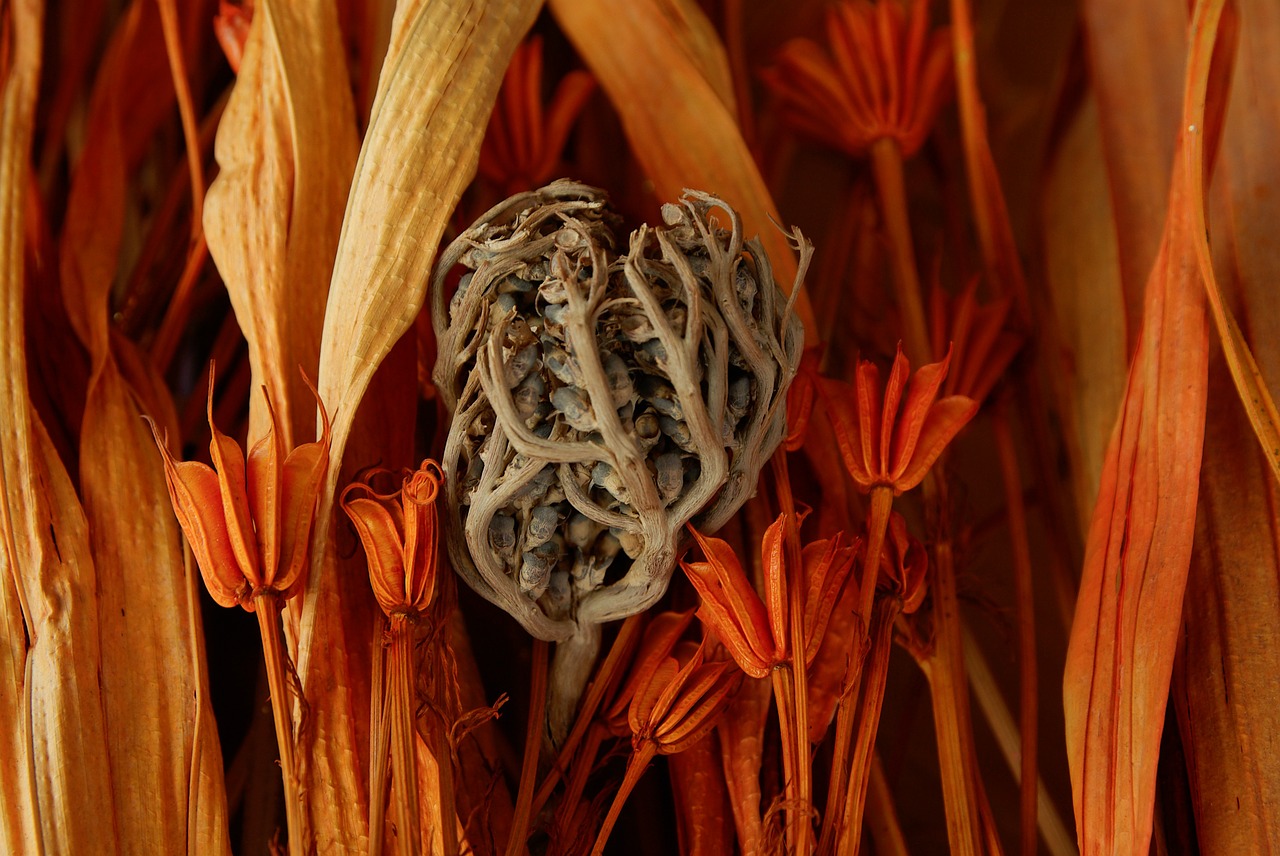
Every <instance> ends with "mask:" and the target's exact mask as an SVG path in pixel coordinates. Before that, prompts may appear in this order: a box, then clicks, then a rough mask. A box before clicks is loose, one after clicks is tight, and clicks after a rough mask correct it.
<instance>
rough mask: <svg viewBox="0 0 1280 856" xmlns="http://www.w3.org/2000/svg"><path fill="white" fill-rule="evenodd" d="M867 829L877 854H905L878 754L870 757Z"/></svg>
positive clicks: (888, 855) (904, 839)
mask: <svg viewBox="0 0 1280 856" xmlns="http://www.w3.org/2000/svg"><path fill="white" fill-rule="evenodd" d="M867 831H868V832H870V833H871V841H872V843H874V844H875V846H876V853H877V854H878V856H907V838H906V836H905V835H903V834H902V824H900V823H899V822H898V812H897V810H896V809H895V808H894V806H893V795H892V794H890V793H889V782H888V781H887V780H886V779H885V775H884V765H883V764H881V763H880V756H879V755H878V754H876V755H873V756H872V759H871V784H870V786H869V787H868V788H867Z"/></svg>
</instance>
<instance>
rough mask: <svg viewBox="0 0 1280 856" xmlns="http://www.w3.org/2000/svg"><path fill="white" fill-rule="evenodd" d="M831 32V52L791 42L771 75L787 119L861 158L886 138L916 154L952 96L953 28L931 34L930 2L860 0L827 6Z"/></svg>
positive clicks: (805, 42) (769, 78)
mask: <svg viewBox="0 0 1280 856" xmlns="http://www.w3.org/2000/svg"><path fill="white" fill-rule="evenodd" d="M826 33H827V42H828V44H829V46H830V53H828V52H826V51H824V50H823V49H822V48H821V47H820V46H819V45H818V44H817V43H816V42H814V41H813V40H812V39H806V38H798V39H792V40H791V41H789V42H787V43H786V44H785V45H783V46H782V49H781V50H780V51H779V52H778V57H777V62H776V64H775V65H774V66H773V67H772V68H770V69H768V70H767V71H766V72H765V73H764V80H765V83H766V84H767V85H768V86H769V88H770V89H772V90H773V91H774V93H776V94H777V96H778V100H779V109H780V111H781V114H782V116H783V118H784V120H785V121H787V122H788V123H789V124H790V125H791V126H792V127H793V128H795V129H796V130H797V131H799V132H801V133H803V134H805V135H807V136H810V137H813V138H814V139H816V140H818V141H820V142H822V143H825V144H826V145H829V146H832V147H834V148H836V149H839V150H841V151H843V152H846V153H847V154H849V155H852V156H855V157H856V156H859V155H862V154H863V153H865V152H866V150H867V149H868V148H870V146H871V144H872V143H874V142H876V141H877V140H880V139H885V138H889V139H893V140H895V141H897V143H898V146H899V148H900V149H901V150H902V154H903V156H910V155H912V154H914V153H915V152H916V151H917V150H919V148H920V146H921V145H922V144H923V143H924V140H925V137H926V136H927V135H928V133H929V128H930V126H931V125H932V124H933V119H934V116H936V115H937V112H938V108H939V107H941V106H942V103H943V101H944V100H945V99H946V96H947V83H948V81H949V80H950V77H951V40H950V36H949V35H948V32H947V29H946V28H940V29H937V30H934V31H933V32H932V33H930V32H929V8H928V3H927V2H925V0H908V2H907V4H906V8H904V6H903V4H902V3H900V2H897V0H880V2H877V3H869V2H866V0H856V2H843V3H836V4H833V5H832V6H830V7H828V9H827V20H826Z"/></svg>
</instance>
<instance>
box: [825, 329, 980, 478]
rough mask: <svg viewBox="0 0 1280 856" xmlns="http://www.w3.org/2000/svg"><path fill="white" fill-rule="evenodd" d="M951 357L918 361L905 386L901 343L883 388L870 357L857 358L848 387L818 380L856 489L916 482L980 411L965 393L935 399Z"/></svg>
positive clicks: (906, 365)
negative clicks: (853, 375) (932, 361)
mask: <svg viewBox="0 0 1280 856" xmlns="http://www.w3.org/2000/svg"><path fill="white" fill-rule="evenodd" d="M950 360H951V355H950V353H948V354H947V356H946V357H944V358H943V360H942V361H941V362H937V363H930V364H929V365H927V366H923V367H921V368H920V369H919V370H918V371H917V372H916V374H915V377H913V378H912V379H911V385H910V387H908V386H907V376H908V374H909V373H910V371H911V366H910V364H909V363H908V362H907V358H906V356H905V355H904V354H903V353H902V345H901V344H899V345H898V355H897V357H896V358H895V359H894V361H893V368H892V370H890V372H889V381H888V383H887V384H886V385H885V387H884V389H883V392H882V390H881V386H880V370H879V369H877V368H876V366H875V364H874V363H872V362H870V361H868V360H863V361H862V362H861V363H859V365H858V370H857V373H856V374H855V384H854V387H853V388H852V389H850V387H849V384H847V383H844V382H842V381H837V380H831V379H828V378H824V379H823V380H822V384H821V387H820V391H821V393H822V395H823V398H824V399H825V400H826V402H827V405H828V406H829V408H830V413H831V417H832V419H831V421H832V425H833V427H834V428H835V432H836V439H837V441H838V443H839V445H840V454H841V456H842V457H843V458H844V464H845V467H846V468H847V469H848V470H849V475H850V476H852V477H853V480H854V482H855V483H856V484H857V486H858V488H859V489H860V490H862V491H863V492H868V491H871V490H872V489H873V488H877V487H890V488H892V489H893V495H894V496H898V495H900V494H902V492H903V491H907V490H910V489H911V488H913V487H915V486H916V485H918V484H920V482H921V481H922V480H923V479H924V476H925V473H927V472H928V471H929V468H930V467H931V466H933V463H934V461H936V460H937V459H938V456H939V455H940V454H942V450H943V449H944V448H946V445H947V444H948V443H950V442H951V439H952V438H953V437H955V435H956V434H957V433H958V432H959V431H960V429H961V428H963V427H964V426H965V425H966V424H967V423H968V421H969V420H970V419H972V418H973V415H974V414H975V413H976V412H977V411H978V403H977V402H976V401H974V400H973V399H971V398H968V397H966V396H963V395H951V396H947V397H946V398H943V399H941V400H938V391H939V389H940V388H941V386H942V382H943V379H944V378H946V375H947V367H948V365H949V363H950ZM904 390H905V392H906V398H905V400H904V398H903V392H904Z"/></svg>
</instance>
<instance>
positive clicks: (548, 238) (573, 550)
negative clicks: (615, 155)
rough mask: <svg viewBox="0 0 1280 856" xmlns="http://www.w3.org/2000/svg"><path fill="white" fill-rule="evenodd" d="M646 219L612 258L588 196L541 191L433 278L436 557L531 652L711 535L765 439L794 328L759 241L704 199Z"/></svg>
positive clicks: (637, 591)
mask: <svg viewBox="0 0 1280 856" xmlns="http://www.w3.org/2000/svg"><path fill="white" fill-rule="evenodd" d="M663 216H664V220H665V222H666V225H665V226H662V227H658V228H652V227H641V228H640V229H638V230H636V231H635V232H633V233H632V234H631V236H630V239H629V242H628V244H627V246H626V248H625V249H623V248H621V242H620V241H615V237H614V236H615V234H616V231H615V230H616V227H617V217H616V216H615V215H614V214H612V213H611V212H610V210H609V209H608V207H607V205H606V202H605V198H604V195H603V194H602V193H601V192H600V191H598V190H595V189H593V188H590V187H586V186H583V185H580V184H574V183H570V182H556V183H555V184H552V185H550V186H548V187H546V188H543V189H542V190H540V191H537V192H533V193H525V194H521V195H519V196H515V197H513V198H511V199H510V200H508V201H506V202H504V203H502V204H500V205H498V206H496V207H495V208H494V209H492V210H491V211H489V212H488V213H486V214H485V215H484V216H483V217H482V218H481V220H480V221H479V222H478V223H477V224H476V225H475V226H473V227H472V228H470V229H468V230H467V231H466V232H464V233H463V234H462V235H460V236H459V237H458V239H457V240H456V241H455V242H454V243H453V244H452V245H451V246H450V247H449V248H448V249H446V251H445V252H444V254H443V255H442V257H441V263H440V266H439V268H438V270H437V272H436V276H435V282H434V284H433V289H434V292H433V294H434V300H435V307H436V309H435V313H434V321H435V323H436V327H437V329H436V334H437V338H438V342H439V359H438V362H437V364H436V369H435V378H436V384H437V386H438V388H439V389H440V391H441V395H442V397H443V398H444V400H445V402H446V403H447V404H448V405H449V407H450V408H451V410H452V411H453V422H452V424H451V426H450V430H449V436H448V439H447V442H446V446H445V453H444V465H443V466H444V471H445V474H446V479H447V485H446V489H445V503H446V512H445V518H446V529H447V532H448V545H449V551H450V554H451V556H452V558H453V562H454V566H455V567H456V568H457V569H458V571H459V573H461V574H462V576H463V577H464V578H465V579H466V580H467V582H468V583H469V584H470V585H471V586H472V587H473V588H475V589H476V590H477V591H479V592H480V593H481V594H483V595H484V596H485V597H487V598H489V599H490V600H492V601H493V602H494V603H496V604H498V605H499V606H501V607H502V608H504V609H505V610H507V611H508V612H510V613H511V614H512V615H514V616H515V617H516V618H517V619H519V620H520V621H521V622H522V623H523V624H524V626H525V627H526V628H527V629H528V630H529V632H531V633H533V634H534V635H536V636H538V637H540V638H543V639H555V640H563V639H566V638H568V637H569V636H571V635H573V634H574V633H575V631H576V630H577V629H578V628H585V627H589V626H592V625H596V624H599V623H602V622H604V621H607V620H611V619H616V618H622V617H625V616H627V615H631V614H633V613H635V612H638V611H640V610H642V609H645V608H646V607H647V606H649V605H650V604H651V603H653V602H654V601H655V600H657V599H658V598H659V597H660V596H661V595H662V593H663V591H664V590H665V589H666V586H667V582H668V580H669V579H670V576H671V572H672V569H673V568H674V566H675V558H676V554H677V550H678V548H679V546H680V542H681V541H682V539H683V538H684V537H685V534H684V527H685V524H686V523H688V522H690V521H694V522H695V524H696V525H697V526H698V527H699V529H701V530H703V531H711V530H714V529H716V528H718V527H719V526H720V525H721V524H722V523H723V522H724V521H725V520H726V519H727V518H728V517H729V516H730V515H731V514H733V513H734V512H735V511H736V510H737V509H738V507H739V506H740V505H741V504H742V502H743V501H744V500H745V499H746V498H747V496H748V494H749V493H750V491H751V490H752V489H753V487H754V485H755V483H756V478H757V475H758V473H759V470H760V467H761V465H762V464H763V463H764V461H765V460H766V458H767V457H768V456H769V455H770V454H771V453H772V452H773V450H774V449H775V448H776V446H777V445H778V443H779V442H780V440H781V439H782V436H783V433H784V429H785V425H784V422H785V405H784V402H785V400H786V391H787V386H788V385H789V384H790V382H791V378H792V377H793V376H794V374H795V371H796V368H797V366H798V363H799V360H800V352H801V345H802V342H801V338H802V333H801V327H800V324H799V322H798V320H797V319H796V318H795V317H794V316H793V315H792V313H791V312H790V307H789V305H788V304H787V302H786V299H785V297H784V296H783V294H782V293H781V291H779V289H778V286H777V285H776V283H775V282H774V280H773V275H772V273H771V270H770V267H769V263H768V260H767V259H766V258H765V257H764V254H763V252H762V250H761V249H760V245H759V243H758V242H757V241H754V240H752V241H744V240H743V237H742V228H741V223H740V221H739V218H738V215H737V214H736V213H735V212H734V211H733V210H732V209H730V208H729V207H728V206H726V205H725V204H724V203H723V202H721V201H720V200H718V199H716V198H714V197H711V196H708V195H705V194H698V193H689V194H688V195H687V196H686V197H685V198H684V199H683V200H682V201H681V202H680V204H678V205H668V206H665V208H664V210H663ZM458 266H461V267H462V268H464V269H465V273H464V274H463V275H462V281H461V283H460V285H459V287H458V291H457V293H456V294H455V296H454V297H453V299H452V301H451V303H450V304H449V307H448V313H447V315H446V313H445V293H444V292H445V282H446V280H447V278H448V277H449V276H450V274H451V273H452V271H453V269H454V268H455V267H458ZM477 461H483V466H478V465H477V463H476V462H477Z"/></svg>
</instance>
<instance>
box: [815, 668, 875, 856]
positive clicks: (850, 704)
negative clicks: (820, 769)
mask: <svg viewBox="0 0 1280 856" xmlns="http://www.w3.org/2000/svg"><path fill="white" fill-rule="evenodd" d="M865 655H866V648H865V646H860V647H859V650H858V651H857V652H856V653H855V652H851V653H850V656H851V658H852V662H851V663H850V664H849V670H850V673H849V676H848V678H847V679H846V681H845V688H844V692H843V695H842V696H841V698H840V701H839V702H838V706H837V708H836V736H835V743H834V748H833V750H832V753H831V777H830V779H829V780H828V785H827V805H826V808H825V811H824V812H823V815H822V834H821V836H820V837H819V839H818V853H820V854H824V856H825V854H831V853H834V852H835V849H834V848H835V845H836V836H837V835H839V834H840V830H841V829H842V827H843V824H842V822H841V820H842V818H843V817H844V805H843V804H842V803H841V801H840V794H843V793H845V791H846V789H847V788H848V783H849V770H850V767H851V761H850V757H849V750H850V748H851V747H852V746H853V727H854V724H855V722H856V719H857V709H856V707H855V705H856V703H857V701H858V686H859V684H860V683H861V681H862V666H863V663H864V662H865V661H866V656H865Z"/></svg>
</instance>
